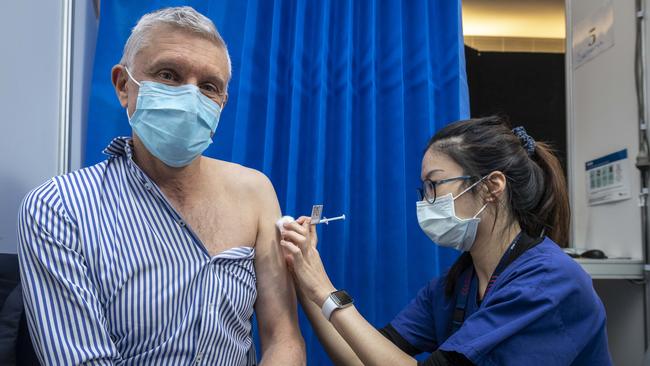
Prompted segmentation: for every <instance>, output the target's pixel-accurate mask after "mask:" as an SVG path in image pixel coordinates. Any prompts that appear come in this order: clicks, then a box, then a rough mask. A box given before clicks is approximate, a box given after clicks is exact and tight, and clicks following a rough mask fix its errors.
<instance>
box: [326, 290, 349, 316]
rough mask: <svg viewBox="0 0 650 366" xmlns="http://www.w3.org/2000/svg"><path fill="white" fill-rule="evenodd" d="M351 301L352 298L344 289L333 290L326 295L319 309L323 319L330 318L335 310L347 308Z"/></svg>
mask: <svg viewBox="0 0 650 366" xmlns="http://www.w3.org/2000/svg"><path fill="white" fill-rule="evenodd" d="M353 302H354V300H353V299H352V296H350V295H349V294H348V293H347V292H346V291H345V290H338V291H334V292H332V293H331V294H330V295H329V296H328V297H327V299H326V300H325V303H323V307H322V309H321V311H322V312H323V316H324V317H325V319H327V320H330V317H331V316H332V313H333V312H334V311H335V310H338V309H344V308H347V307H348V306H350V305H352V303H353Z"/></svg>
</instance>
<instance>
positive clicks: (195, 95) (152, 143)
mask: <svg viewBox="0 0 650 366" xmlns="http://www.w3.org/2000/svg"><path fill="white" fill-rule="evenodd" d="M125 70H126V73H127V74H128V75H129V77H130V78H131V80H133V82H134V83H136V84H137V85H138V86H139V87H140V90H139V92H138V102H137V104H136V107H135V112H134V113H133V116H131V117H130V118H129V124H130V125H131V128H133V132H135V134H136V135H138V137H139V138H140V140H141V141H142V143H143V144H144V146H145V147H146V148H147V150H149V152H150V153H151V154H152V155H153V156H155V157H157V158H158V159H160V160H161V161H162V162H163V163H165V164H167V165H169V166H171V167H175V168H179V167H183V166H186V165H189V164H190V163H191V162H192V161H193V160H194V159H196V158H197V157H198V156H200V155H201V154H202V153H203V151H205V149H207V148H208V146H210V144H211V143H212V135H213V134H214V131H215V130H216V129H217V125H218V124H219V117H220V115H221V107H220V106H219V104H217V103H215V102H214V101H213V100H211V99H210V98H208V97H206V96H205V95H203V94H202V93H201V91H200V90H199V88H198V87H196V86H195V85H192V84H187V85H181V86H170V85H165V84H161V83H157V82H153V81H143V82H138V81H137V80H135V79H134V78H133V76H131V73H130V72H129V70H128V69H127V68H126V67H125ZM127 117H128V110H127Z"/></svg>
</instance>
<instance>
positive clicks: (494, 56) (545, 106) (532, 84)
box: [465, 46, 566, 173]
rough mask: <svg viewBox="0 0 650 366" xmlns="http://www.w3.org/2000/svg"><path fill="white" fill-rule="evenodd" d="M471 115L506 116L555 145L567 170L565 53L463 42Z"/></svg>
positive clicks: (537, 136)
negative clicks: (502, 48)
mask: <svg viewBox="0 0 650 366" xmlns="http://www.w3.org/2000/svg"><path fill="white" fill-rule="evenodd" d="M465 58H466V62H467V78H468V84H469V95H470V98H469V99H470V111H471V115H472V117H483V116H488V115H492V114H499V115H503V116H507V117H508V118H509V119H510V122H511V123H512V125H513V127H515V126H519V125H521V126H524V127H525V128H526V131H528V133H529V134H530V135H531V136H532V137H533V138H535V139H536V140H539V141H546V142H549V143H550V144H551V145H552V146H553V148H555V149H556V150H557V153H558V156H559V157H560V160H561V162H562V166H563V167H564V169H565V173H566V95H565V80H564V78H565V77H564V54H557V53H530V52H479V51H477V50H475V49H473V48H470V47H467V46H465Z"/></svg>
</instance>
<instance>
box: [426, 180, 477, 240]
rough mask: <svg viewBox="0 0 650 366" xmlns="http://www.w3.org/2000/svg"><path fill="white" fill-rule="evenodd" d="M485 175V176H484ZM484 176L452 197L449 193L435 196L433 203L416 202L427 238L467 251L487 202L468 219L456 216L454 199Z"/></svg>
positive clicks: (474, 237)
mask: <svg viewBox="0 0 650 366" xmlns="http://www.w3.org/2000/svg"><path fill="white" fill-rule="evenodd" d="M486 177H487V176H486ZM483 179H485V177H483V178H481V179H479V180H478V181H477V182H476V183H474V184H472V185H471V186H469V187H468V188H467V189H465V190H464V191H462V192H461V193H460V194H458V196H456V197H454V196H453V195H452V194H451V193H449V194H446V195H444V196H440V197H436V200H435V201H434V202H433V203H429V202H427V201H426V200H422V201H419V202H418V203H417V214H418V222H419V223H420V228H422V230H423V231H424V233H425V234H427V236H428V237H429V239H431V240H433V241H434V242H435V243H437V244H438V245H440V246H443V247H448V248H454V249H457V250H460V251H462V252H466V251H469V250H470V249H471V248H472V245H473V244H474V240H475V239H476V231H477V229H478V224H479V222H481V219H480V218H478V216H479V215H480V214H481V213H482V212H483V210H485V208H486V207H487V203H486V204H485V205H483V207H482V208H481V209H480V210H479V211H478V212H477V213H476V215H474V216H473V217H472V218H469V219H461V218H460V217H458V216H456V210H455V207H454V201H455V200H456V199H457V198H458V197H460V196H462V195H463V194H465V193H466V192H467V191H469V190H470V189H472V188H474V187H475V186H476V185H477V184H479V183H480V182H481V181H483Z"/></svg>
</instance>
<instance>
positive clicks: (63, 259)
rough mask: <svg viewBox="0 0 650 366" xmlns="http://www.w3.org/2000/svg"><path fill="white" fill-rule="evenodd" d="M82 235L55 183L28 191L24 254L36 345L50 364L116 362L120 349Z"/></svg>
mask: <svg viewBox="0 0 650 366" xmlns="http://www.w3.org/2000/svg"><path fill="white" fill-rule="evenodd" d="M77 235H78V230H77V226H76V224H75V223H74V221H73V220H72V218H71V217H70V216H69V215H68V214H67V212H66V211H65V209H64V208H63V205H62V201H61V199H60V197H59V194H58V191H57V187H56V185H55V184H54V182H52V181H50V182H48V183H46V184H44V185H42V186H41V187H39V188H37V189H35V190H34V191H32V192H30V194H28V195H27V197H26V198H25V200H24V201H23V204H22V206H21V209H20V212H19V218H18V255H19V259H20V270H21V281H22V287H23V297H24V299H25V308H26V314H27V319H28V323H29V327H30V330H31V332H30V333H31V336H32V339H33V341H34V348H35V350H36V353H37V354H38V356H39V359H40V361H41V362H42V363H44V364H80V363H84V362H85V363H87V364H112V361H114V360H116V359H117V357H118V355H117V350H116V348H115V346H114V344H113V343H112V342H111V340H110V338H109V336H108V333H107V332H106V330H105V328H104V323H105V319H104V316H103V312H102V307H101V304H100V302H99V301H98V299H97V297H96V293H95V289H94V286H93V284H92V282H91V281H90V279H89V277H88V276H87V268H86V264H85V261H84V258H83V256H82V254H81V250H80V248H79V247H78V244H79V240H78V237H77Z"/></svg>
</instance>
